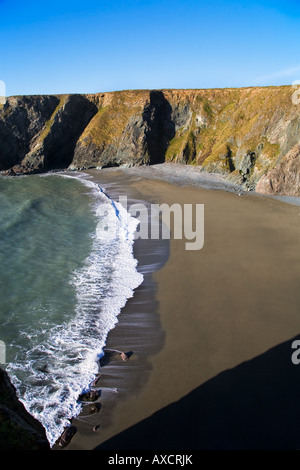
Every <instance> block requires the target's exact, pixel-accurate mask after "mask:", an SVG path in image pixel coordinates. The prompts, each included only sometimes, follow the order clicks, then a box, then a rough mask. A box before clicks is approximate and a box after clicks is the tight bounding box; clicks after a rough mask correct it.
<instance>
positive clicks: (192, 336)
mask: <svg viewBox="0 0 300 470" xmlns="http://www.w3.org/2000/svg"><path fill="white" fill-rule="evenodd" d="M145 171H147V170H145V169H143V170H142V171H141V172H140V175H141V176H139V172H138V171H137V170H133V171H130V170H126V171H122V170H113V171H109V172H107V173H105V172H103V171H99V172H96V171H93V172H90V173H91V174H93V176H94V177H95V178H97V180H98V181H99V182H100V183H102V184H103V181H108V182H109V181H116V182H118V183H117V184H116V186H115V191H119V188H120V187H123V190H124V191H125V193H128V194H130V195H131V197H133V198H136V199H141V200H143V199H145V200H147V201H150V202H159V203H168V204H172V203H174V202H179V203H181V204H184V203H187V204H191V203H192V204H196V203H202V204H204V205H205V243H204V247H203V249H202V250H199V251H186V250H185V242H186V240H173V239H171V241H170V247H169V242H168V241H157V242H153V241H151V240H149V241H147V240H144V241H142V240H138V241H137V242H136V244H135V250H136V257H137V258H138V259H139V261H140V267H141V268H140V269H141V270H143V269H144V272H147V266H152V267H151V269H150V268H149V271H150V272H149V273H148V274H147V275H146V276H145V282H144V284H143V285H142V286H141V287H140V288H138V289H137V291H136V294H135V295H134V297H133V298H132V299H130V300H129V302H128V303H127V305H126V307H125V308H124V309H123V311H122V313H121V314H120V316H119V323H118V324H117V326H116V327H115V329H114V330H113V331H112V332H111V333H110V335H109V337H108V342H107V347H110V348H116V349H120V350H127V351H129V350H132V351H133V352H134V354H133V355H132V357H131V358H130V359H129V361H128V362H123V361H121V360H120V359H119V358H118V356H116V357H114V358H113V360H112V361H111V362H110V363H109V364H107V365H106V366H105V367H103V376H102V378H101V379H100V382H99V386H110V387H118V388H119V389H120V391H119V393H118V394H112V392H105V393H103V397H102V398H103V400H101V401H102V404H103V407H102V409H101V411H99V413H97V414H96V415H93V416H92V417H90V416H89V417H88V418H86V420H87V422H83V421H82V419H85V418H84V417H82V416H80V417H79V418H80V419H81V421H79V420H74V423H73V424H74V425H75V426H76V427H77V433H76V435H75V436H74V437H73V439H72V442H71V443H70V444H69V446H68V447H66V450H73V449H76V450H79V449H96V448H98V449H113V450H118V449H132V450H134V449H173V450H174V449H186V450H193V449H243V448H250V449H259V448H263V449H264V448H275V449H277V448H278V449H281V448H284V449H285V448H299V441H300V439H299V437H298V435H297V434H299V433H298V431H297V430H298V423H299V422H300V406H299V399H298V398H299V396H300V381H299V374H300V365H299V366H298V367H297V366H296V365H294V364H293V363H292V361H291V355H292V352H293V350H292V349H291V344H292V341H293V339H294V338H295V337H297V335H299V334H300V308H299V306H300V289H299V285H300V236H299V234H300V230H299V229H300V207H297V206H294V205H289V204H286V203H283V202H280V201H277V200H274V199H271V198H268V197H263V196H259V195H255V194H244V195H242V196H239V195H238V191H236V190H235V188H229V189H230V191H232V192H230V191H224V190H223V191H221V190H209V189H203V188H201V187H199V185H198V186H197V184H195V183H194V182H193V184H192V185H190V183H191V181H189V180H186V179H184V178H181V179H180V173H179V172H180V169H179V170H176V171H178V174H177V176H176V178H177V184H170V183H166V182H164V181H161V180H160V179H159V178H153V177H152V176H153V170H151V169H149V176H151V177H150V178H147V174H146V173H145ZM157 171H159V169H158V170H157ZM151 172H152V173H151ZM95 175H96V176H95ZM163 177H165V176H164V175H163ZM184 183H189V185H187V186H185V184H184ZM113 190H114V187H113V186H111V187H109V190H108V193H109V194H112V193H113ZM155 243H157V245H155ZM156 247H157V248H158V249H157V251H158V253H157V254H155V251H156ZM169 248H170V255H169V257H168V259H167V261H166V255H168V250H169ZM147 256H148V257H149V258H148V260H147ZM159 260H161V261H160V265H161V267H160V265H158V266H156V268H160V269H159V270H157V271H156V272H155V273H154V274H153V275H152V274H151V271H153V270H154V266H155V263H157V262H158V261H159ZM299 338H300V336H299ZM95 424H100V428H99V429H98V430H97V431H96V432H94V431H93V430H92V427H93V426H94V425H95Z"/></svg>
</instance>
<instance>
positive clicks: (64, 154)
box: [44, 95, 98, 170]
mask: <svg viewBox="0 0 300 470" xmlns="http://www.w3.org/2000/svg"><path fill="white" fill-rule="evenodd" d="M97 111H98V109H97V106H96V105H95V104H94V103H92V102H91V101H89V100H88V99H87V98H86V97H85V96H82V95H70V97H69V98H68V100H67V102H66V103H65V105H64V106H63V108H62V109H61V110H59V111H58V113H57V115H56V117H55V120H54V122H53V124H52V126H51V129H50V132H49V134H48V136H47V137H46V138H45V140H44V154H45V163H44V166H45V169H47V170H53V169H60V168H68V166H69V165H70V164H71V162H72V160H73V157H74V151H75V147H76V144H77V141H78V139H79V137H80V136H81V134H82V132H83V131H84V129H85V128H86V126H87V125H88V124H89V122H90V120H91V119H92V118H93V117H94V116H95V114H96V113H97Z"/></svg>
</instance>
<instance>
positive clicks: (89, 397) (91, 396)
mask: <svg viewBox="0 0 300 470" xmlns="http://www.w3.org/2000/svg"><path fill="white" fill-rule="evenodd" d="M100 395H101V391H100V390H91V391H89V392H87V393H82V394H81V395H79V398H78V399H79V401H96V400H97V399H98V398H99V397H100Z"/></svg>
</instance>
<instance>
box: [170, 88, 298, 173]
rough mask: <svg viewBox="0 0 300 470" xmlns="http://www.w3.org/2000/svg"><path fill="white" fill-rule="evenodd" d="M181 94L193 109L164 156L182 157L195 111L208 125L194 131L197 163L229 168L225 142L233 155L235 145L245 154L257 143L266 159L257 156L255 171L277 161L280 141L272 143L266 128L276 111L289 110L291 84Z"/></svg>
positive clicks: (255, 148) (224, 168)
mask: <svg viewBox="0 0 300 470" xmlns="http://www.w3.org/2000/svg"><path fill="white" fill-rule="evenodd" d="M173 95H174V93H173ZM183 95H184V96H183V98H184V100H185V102H188V103H189V105H190V107H191V109H192V112H193V118H192V122H191V125H190V127H189V129H185V130H183V129H178V130H177V132H176V135H175V137H174V138H173V139H172V141H171V142H170V145H169V148H168V149H167V152H166V159H167V160H176V159H183V155H182V152H183V149H184V148H185V147H186V145H188V140H189V139H190V138H191V136H190V130H192V131H193V132H194V131H195V125H194V122H195V115H197V114H201V115H203V116H205V117H206V118H207V119H206V120H207V125H206V126H204V127H202V128H201V129H200V131H198V132H194V144H195V148H196V162H197V164H200V165H203V166H204V167H205V166H207V169H208V168H209V167H213V168H217V167H218V165H219V167H220V170H222V171H223V170H224V171H230V169H232V166H231V165H230V161H228V159H226V151H225V150H226V148H227V147H228V146H229V147H230V149H231V152H232V156H233V157H234V155H235V153H236V152H237V149H238V148H240V150H241V151H242V152H244V153H245V154H246V153H247V152H248V151H256V150H257V147H258V145H259V144H261V145H262V146H263V152H262V155H264V159H265V160H264V163H263V162H262V158H261V159H258V160H257V171H264V170H265V168H266V167H268V168H269V167H270V166H272V165H273V164H274V163H275V162H276V159H277V157H278V155H279V153H280V148H279V145H277V144H271V143H270V142H269V141H268V140H267V138H266V137H265V132H266V129H267V127H268V125H269V123H270V121H271V120H272V119H273V118H274V116H276V113H279V114H280V115H281V116H284V115H285V114H286V113H287V114H290V112H291V106H292V101H291V96H292V90H291V87H266V88H243V89H225V90H221V89H220V90H216V89H213V90H201V92H199V93H195V92H194V93H191V92H184V93H183ZM170 99H172V96H170ZM173 99H175V97H174V96H173ZM176 99H178V96H176ZM241 144H242V145H241ZM193 163H195V161H193Z"/></svg>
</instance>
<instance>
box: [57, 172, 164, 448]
mask: <svg viewBox="0 0 300 470" xmlns="http://www.w3.org/2000/svg"><path fill="white" fill-rule="evenodd" d="M83 173H84V174H86V175H88V176H91V177H92V181H93V182H96V183H98V184H100V185H101V186H102V187H104V192H105V193H106V194H108V195H109V197H110V198H112V199H113V200H117V198H118V197H119V195H123V196H124V195H126V196H127V198H128V205H130V204H134V203H143V204H144V205H146V206H149V202H148V201H146V200H143V199H142V198H141V195H140V193H139V192H138V191H135V190H129V192H128V188H126V189H125V190H124V188H125V184H124V181H123V184H122V183H121V181H120V180H122V175H119V177H118V181H117V182H115V181H114V175H111V174H110V172H109V173H106V174H105V176H104V175H103V173H102V174H100V173H99V172H96V174H94V172H91V171H84V172H83ZM111 176H112V179H111ZM125 179H126V181H127V177H125ZM134 179H135V178H134ZM149 213H150V211H149ZM133 254H134V258H135V259H136V260H137V261H138V265H137V271H138V272H139V273H141V274H142V275H143V277H144V280H143V282H142V284H141V285H140V286H138V287H137V288H136V289H135V290H134V294H133V297H130V298H129V299H128V300H127V303H126V305H125V306H124V307H123V308H122V310H121V312H120V314H119V315H118V317H117V323H116V325H115V327H114V328H113V329H112V330H111V331H110V332H109V333H108V336H107V340H106V344H105V347H104V351H109V352H110V351H123V352H125V353H126V352H129V355H130V358H129V360H128V361H126V362H124V361H122V359H121V358H120V355H119V354H118V353H116V354H109V355H105V356H104V358H102V359H100V361H99V371H100V378H99V380H98V381H97V383H96V386H95V387H92V388H91V389H98V390H99V389H101V396H100V399H99V400H97V403H98V402H100V403H101V410H100V411H99V413H97V414H95V415H88V413H87V411H86V409H87V408H85V406H83V410H82V412H81V413H80V414H79V415H78V416H76V417H74V418H73V419H72V420H71V425H72V426H75V427H76V429H77V431H76V433H75V435H74V437H73V438H72V441H71V443H70V444H69V445H68V446H67V447H66V450H68V449H69V450H71V449H75V450H79V449H83V450H84V449H86V447H85V446H84V447H82V446H81V443H80V441H81V439H83V440H84V442H86V441H87V440H88V437H93V436H94V435H99V433H100V432H102V431H103V429H106V428H107V429H110V427H111V425H112V421H113V419H114V409H115V407H116V405H117V403H118V402H120V403H122V402H124V401H125V400H126V397H128V396H129V395H130V394H131V395H134V396H137V395H138V392H139V390H140V389H141V388H142V387H143V382H146V381H147V378H148V376H149V374H150V373H151V363H150V361H149V356H151V355H153V354H156V353H157V352H158V351H159V350H160V349H161V348H162V347H163V342H164V335H165V333H164V332H163V331H162V330H161V326H160V318H159V316H158V313H157V300H156V296H155V293H156V288H157V286H156V281H155V280H154V279H153V274H154V272H155V271H156V270H158V269H160V268H161V267H162V266H163V265H164V264H165V263H166V262H167V259H168V256H169V240H155V241H151V240H141V239H137V240H135V241H134V245H133ZM131 353H132V354H131ZM109 356H111V357H109ZM101 363H102V365H101ZM114 389H116V390H118V392H117V393H115V392H114ZM99 423H100V424H99ZM94 426H96V427H97V426H99V428H98V429H99V431H98V432H93V428H94ZM79 434H80V438H79V439H78V435H79ZM77 441H79V442H77ZM87 447H89V446H87ZM52 450H61V447H60V446H58V444H57V443H56V444H55V445H54V446H53V447H52Z"/></svg>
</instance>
